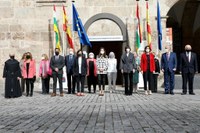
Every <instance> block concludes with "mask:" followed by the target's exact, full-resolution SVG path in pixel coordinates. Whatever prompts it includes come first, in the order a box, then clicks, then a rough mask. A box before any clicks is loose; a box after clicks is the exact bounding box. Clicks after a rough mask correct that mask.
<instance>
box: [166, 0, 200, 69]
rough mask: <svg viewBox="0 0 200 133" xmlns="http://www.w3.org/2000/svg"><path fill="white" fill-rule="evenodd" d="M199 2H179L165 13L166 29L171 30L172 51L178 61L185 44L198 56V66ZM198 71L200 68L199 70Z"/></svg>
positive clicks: (187, 0) (190, 0) (199, 42)
mask: <svg viewBox="0 0 200 133" xmlns="http://www.w3.org/2000/svg"><path fill="white" fill-rule="evenodd" d="M199 14H200V1H199V0H185V1H183V0H179V1H178V2H177V3H176V4H175V5H174V6H172V8H171V9H170V10H169V12H168V13H167V16H168V19H167V27H168V28H169V27H170V28H172V29H173V50H174V51H175V52H176V53H177V56H178V60H179V55H180V53H181V52H183V51H184V47H185V45H186V44H190V45H191V46H192V48H193V51H194V52H196V53H197V55H198V63H199V66H200V60H199V55H200V54H198V53H200V47H199V46H200V41H199V38H200V34H198V33H199V30H200V23H199V21H200V16H199ZM199 69H200V68H199Z"/></svg>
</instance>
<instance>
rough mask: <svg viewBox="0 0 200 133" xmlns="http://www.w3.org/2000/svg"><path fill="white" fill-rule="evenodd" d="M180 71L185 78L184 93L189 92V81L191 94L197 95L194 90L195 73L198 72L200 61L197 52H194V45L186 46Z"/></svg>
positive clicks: (181, 58)
mask: <svg viewBox="0 0 200 133" xmlns="http://www.w3.org/2000/svg"><path fill="white" fill-rule="evenodd" d="M180 73H181V74H182V79H183V86H182V89H183V92H182V95H185V94H187V82H189V94H190V95H195V93H194V90H193V82H194V75H195V73H198V63H197V56H196V53H193V52H192V47H191V46H190V45H189V44H188V45H186V46H185V52H183V53H181V56H180Z"/></svg>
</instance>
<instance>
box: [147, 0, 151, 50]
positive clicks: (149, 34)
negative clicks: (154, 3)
mask: <svg viewBox="0 0 200 133" xmlns="http://www.w3.org/2000/svg"><path fill="white" fill-rule="evenodd" d="M146 21H147V43H148V46H150V48H151V49H152V42H151V27H150V23H149V5H148V1H146Z"/></svg>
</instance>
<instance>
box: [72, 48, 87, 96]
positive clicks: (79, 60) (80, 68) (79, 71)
mask: <svg viewBox="0 0 200 133" xmlns="http://www.w3.org/2000/svg"><path fill="white" fill-rule="evenodd" d="M73 74H74V76H75V78H76V84H77V96H84V83H85V76H86V74H87V61H86V58H85V57H84V56H83V53H82V51H81V50H78V51H77V57H76V58H75V60H74V65H73ZM80 84H81V90H80Z"/></svg>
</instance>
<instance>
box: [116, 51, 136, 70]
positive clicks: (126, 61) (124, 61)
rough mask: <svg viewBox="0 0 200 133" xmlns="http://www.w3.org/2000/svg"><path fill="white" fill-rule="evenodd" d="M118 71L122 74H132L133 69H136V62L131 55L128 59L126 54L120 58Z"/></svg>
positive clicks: (130, 54)
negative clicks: (121, 71)
mask: <svg viewBox="0 0 200 133" xmlns="http://www.w3.org/2000/svg"><path fill="white" fill-rule="evenodd" d="M120 69H121V70H123V72H124V73H130V72H133V69H136V62H135V58H134V55H133V54H132V53H129V55H128V57H127V55H126V53H124V54H123V55H122V56H121V61H120Z"/></svg>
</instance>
